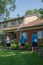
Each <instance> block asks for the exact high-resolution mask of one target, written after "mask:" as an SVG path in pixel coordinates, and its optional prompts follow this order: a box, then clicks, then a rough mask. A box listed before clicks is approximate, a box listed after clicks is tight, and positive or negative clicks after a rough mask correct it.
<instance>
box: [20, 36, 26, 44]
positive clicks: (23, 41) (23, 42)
mask: <svg viewBox="0 0 43 65" xmlns="http://www.w3.org/2000/svg"><path fill="white" fill-rule="evenodd" d="M20 43H21V44H25V43H26V39H25V38H24V36H21V37H20Z"/></svg>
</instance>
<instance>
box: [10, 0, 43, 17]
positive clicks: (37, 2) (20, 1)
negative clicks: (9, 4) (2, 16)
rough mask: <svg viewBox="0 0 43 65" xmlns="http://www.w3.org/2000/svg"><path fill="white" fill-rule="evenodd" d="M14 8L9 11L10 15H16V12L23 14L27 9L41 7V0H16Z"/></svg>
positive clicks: (42, 4)
mask: <svg viewBox="0 0 43 65" xmlns="http://www.w3.org/2000/svg"><path fill="white" fill-rule="evenodd" d="M15 4H16V9H15V11H14V12H10V17H11V18H14V17H17V14H19V15H20V16H24V15H25V12H26V11H27V10H33V9H39V8H43V3H42V2H41V0H16V3H15Z"/></svg>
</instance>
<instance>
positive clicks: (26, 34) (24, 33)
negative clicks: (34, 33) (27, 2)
mask: <svg viewBox="0 0 43 65" xmlns="http://www.w3.org/2000/svg"><path fill="white" fill-rule="evenodd" d="M21 35H23V36H24V37H25V39H28V32H23V33H22V32H21V33H20V37H21Z"/></svg>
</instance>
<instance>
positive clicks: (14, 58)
mask: <svg viewBox="0 0 43 65" xmlns="http://www.w3.org/2000/svg"><path fill="white" fill-rule="evenodd" d="M0 65H43V58H41V57H39V56H38V54H37V53H35V52H34V53H33V52H31V51H27V50H25V51H24V50H0Z"/></svg>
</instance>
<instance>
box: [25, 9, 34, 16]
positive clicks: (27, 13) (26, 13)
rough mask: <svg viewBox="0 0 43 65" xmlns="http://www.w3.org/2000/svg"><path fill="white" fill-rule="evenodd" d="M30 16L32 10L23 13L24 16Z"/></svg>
mask: <svg viewBox="0 0 43 65" xmlns="http://www.w3.org/2000/svg"><path fill="white" fill-rule="evenodd" d="M30 14H33V12H32V10H27V11H26V12H25V15H30Z"/></svg>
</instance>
